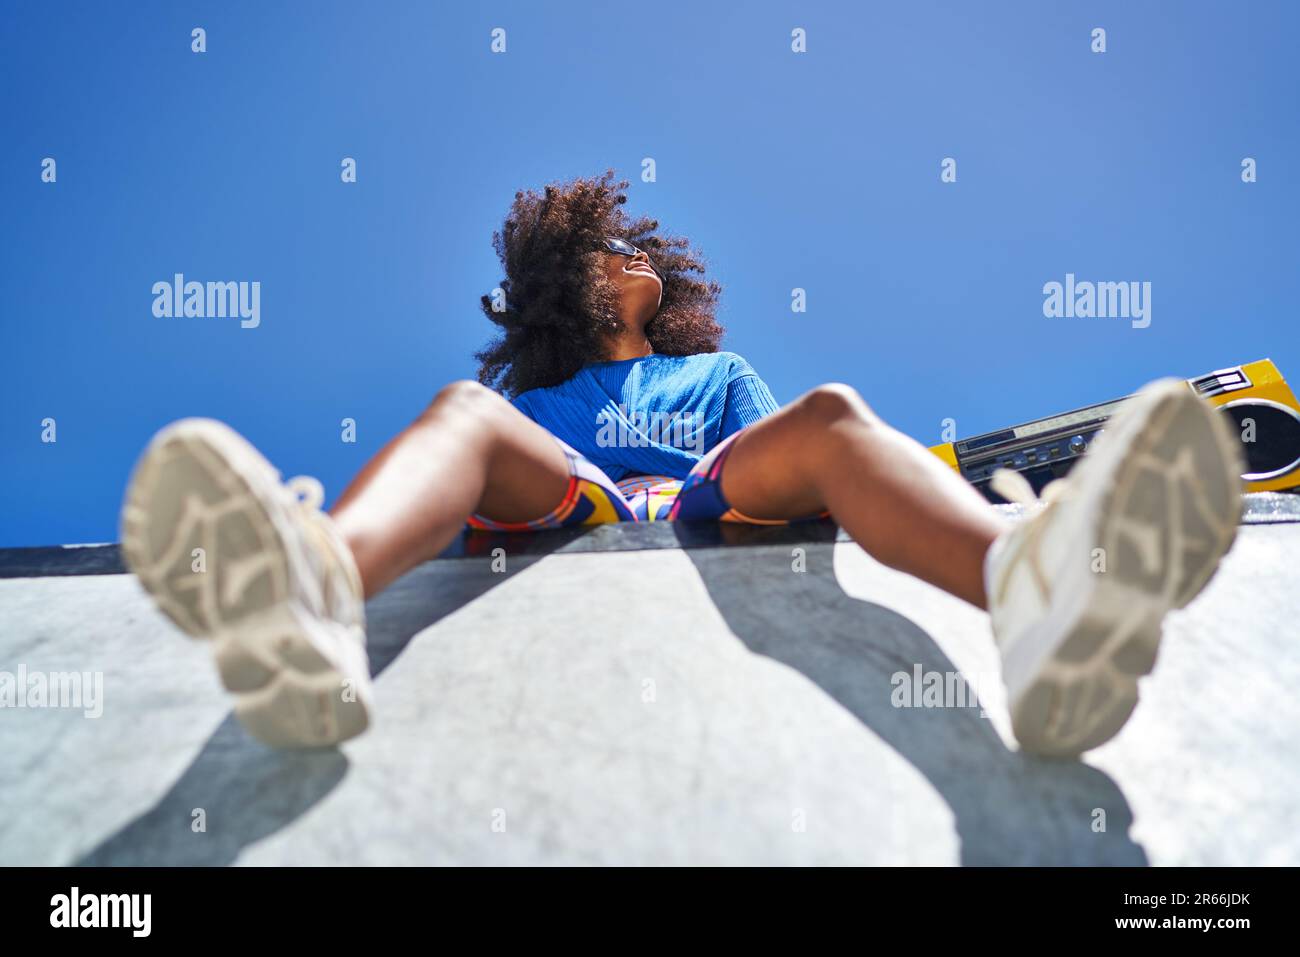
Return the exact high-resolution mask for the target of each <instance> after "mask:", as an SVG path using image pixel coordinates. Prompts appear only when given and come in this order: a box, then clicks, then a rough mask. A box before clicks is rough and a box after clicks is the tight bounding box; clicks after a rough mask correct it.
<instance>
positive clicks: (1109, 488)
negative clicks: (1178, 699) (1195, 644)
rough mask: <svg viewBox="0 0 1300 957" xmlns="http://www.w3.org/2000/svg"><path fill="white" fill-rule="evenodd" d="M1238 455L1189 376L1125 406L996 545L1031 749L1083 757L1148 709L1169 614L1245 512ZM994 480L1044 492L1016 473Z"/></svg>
mask: <svg viewBox="0 0 1300 957" xmlns="http://www.w3.org/2000/svg"><path fill="white" fill-rule="evenodd" d="M1242 468H1243V465H1242V462H1241V453H1240V448H1239V446H1238V444H1237V443H1236V442H1235V441H1234V439H1233V437H1232V434H1231V432H1230V430H1229V429H1228V426H1227V424H1226V423H1225V422H1224V421H1223V418H1222V416H1221V415H1220V413H1218V412H1216V411H1215V410H1214V409H1213V407H1211V406H1210V405H1209V404H1208V403H1206V402H1204V401H1202V400H1201V399H1198V398H1197V397H1196V396H1195V395H1193V394H1192V392H1191V390H1190V389H1189V388H1188V387H1187V384H1186V383H1185V382H1182V381H1180V380H1176V379H1166V380H1161V381H1159V382H1154V383H1152V384H1151V385H1149V386H1147V387H1146V388H1144V389H1142V391H1141V392H1139V393H1138V394H1137V395H1136V396H1135V397H1134V398H1132V399H1131V400H1129V401H1128V402H1126V403H1125V404H1124V405H1123V406H1122V407H1121V408H1120V411H1119V413H1118V414H1117V415H1116V416H1115V417H1114V418H1113V419H1112V420H1111V421H1110V423H1109V425H1108V427H1107V428H1106V430H1105V432H1104V433H1103V434H1102V435H1101V436H1100V437H1099V438H1098V440H1097V441H1096V442H1095V444H1094V446H1093V448H1092V449H1091V450H1090V451H1089V452H1088V455H1087V456H1086V457H1085V458H1084V460H1083V461H1082V462H1080V463H1079V465H1078V467H1077V468H1076V469H1075V470H1074V472H1073V474H1072V475H1071V476H1070V478H1069V479H1068V480H1063V481H1061V482H1054V483H1052V485H1050V486H1048V488H1047V489H1044V500H1045V501H1046V502H1047V504H1046V506H1045V507H1043V508H1042V509H1041V510H1040V511H1038V512H1037V513H1035V514H1032V515H1031V516H1030V517H1029V518H1027V519H1025V520H1023V521H1021V522H1019V523H1017V524H1016V526H1015V527H1013V528H1012V529H1011V530H1010V531H1009V532H1007V533H1005V534H1004V535H1002V536H1001V537H1000V538H999V539H998V540H997V541H996V542H994V544H993V547H992V548H990V549H989V554H988V557H987V558H986V559H985V565H984V574H985V583H986V585H987V590H988V597H989V613H990V614H991V615H992V619H993V632H994V636H995V639H996V640H997V643H998V647H999V650H1000V651H1001V654H1002V673H1003V680H1004V681H1005V683H1006V686H1007V699H1008V702H1009V704H1010V707H1011V725H1012V729H1013V730H1014V731H1015V735H1016V738H1017V740H1018V741H1019V742H1020V744H1021V746H1022V747H1023V748H1024V749H1025V750H1026V751H1032V752H1035V753H1039V754H1047V755H1054V756H1061V757H1064V756H1076V755H1078V754H1081V753H1082V752H1084V751H1086V750H1088V749H1089V748H1094V747H1096V746H1097V745H1099V744H1101V743H1102V742H1104V741H1107V740H1109V739H1110V738H1112V737H1113V736H1114V735H1115V734H1116V733H1117V732H1118V731H1119V729H1120V728H1121V727H1123V725H1124V722H1125V721H1127V720H1128V717H1129V715H1130V714H1132V713H1133V708H1134V707H1135V706H1136V705H1137V699H1138V692H1137V679H1138V677H1139V676H1141V675H1144V674H1147V673H1149V672H1150V671H1151V669H1152V667H1153V666H1154V664H1155V659H1156V653H1157V650H1158V648H1159V645H1160V629H1161V622H1162V620H1163V618H1164V616H1165V613H1166V612H1167V611H1168V610H1169V609H1170V608H1181V607H1183V606H1184V605H1186V604H1187V603H1188V602H1190V601H1191V600H1192V599H1193V598H1194V597H1195V596H1196V595H1197V593H1199V592H1200V590H1201V589H1202V588H1203V587H1204V586H1205V584H1206V582H1208V581H1209V580H1210V577H1211V576H1212V575H1213V574H1214V571H1215V569H1216V568H1217V567H1218V564H1219V559H1220V558H1222V557H1223V555H1224V554H1225V553H1226V552H1227V551H1228V549H1229V547H1231V545H1232V541H1233V539H1234V537H1235V536H1236V533H1237V522H1238V520H1239V519H1240V517H1241V478H1240V476H1241V473H1242ZM994 487H995V489H996V490H997V491H998V492H999V493H1000V494H1002V495H1003V496H1004V497H1006V498H1009V499H1012V500H1013V501H1015V500H1019V501H1025V500H1026V499H1028V500H1031V501H1032V500H1033V497H1034V496H1033V492H1032V491H1031V490H1030V488H1029V483H1028V482H1026V481H1025V479H1024V478H1023V476H1021V475H1020V474H1019V473H1015V472H1010V471H1005V470H1004V471H1000V472H999V473H998V474H997V475H996V476H995V478H994Z"/></svg>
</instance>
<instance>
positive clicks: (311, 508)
mask: <svg viewBox="0 0 1300 957" xmlns="http://www.w3.org/2000/svg"><path fill="white" fill-rule="evenodd" d="M284 484H285V488H287V489H288V490H289V493H290V494H291V495H292V496H293V497H294V501H295V502H296V503H297V505H298V506H299V507H300V508H301V509H302V510H303V512H304V513H305V514H304V516H303V518H304V522H303V524H304V525H306V526H307V527H308V528H310V529H311V530H312V534H314V535H315V536H316V539H317V541H318V542H319V544H320V550H321V552H322V553H323V554H324V555H325V556H326V557H327V559H328V560H329V561H330V563H331V564H333V565H335V566H337V567H338V568H340V569H341V570H342V571H343V574H344V575H346V576H347V578H348V581H350V582H351V583H352V587H353V590H354V591H355V592H356V594H357V595H358V596H361V595H362V594H363V589H362V586H361V577H360V575H359V574H358V573H357V570H356V565H355V564H354V563H353V562H352V561H351V557H352V556H351V552H350V551H349V550H348V546H347V544H346V543H345V542H344V541H343V539H342V537H341V536H340V535H339V533H338V531H337V530H336V529H335V528H334V523H333V522H332V521H331V520H330V517H329V516H328V515H326V514H325V513H324V512H323V511H322V510H321V507H322V506H323V505H324V504H325V486H323V485H321V483H320V480H319V479H316V478H314V477H313V476H310V475H295V476H294V477H293V478H291V479H289V481H287V482H285V483H284Z"/></svg>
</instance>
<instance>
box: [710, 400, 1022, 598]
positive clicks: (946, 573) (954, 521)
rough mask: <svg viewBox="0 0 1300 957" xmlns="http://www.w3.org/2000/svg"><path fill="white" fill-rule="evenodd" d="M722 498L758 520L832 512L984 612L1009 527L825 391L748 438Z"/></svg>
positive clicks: (879, 555) (887, 553) (863, 539)
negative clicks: (991, 553) (987, 567)
mask: <svg viewBox="0 0 1300 957" xmlns="http://www.w3.org/2000/svg"><path fill="white" fill-rule="evenodd" d="M722 493H723V495H724V496H725V497H726V499H727V501H728V502H730V503H731V505H732V507H734V508H736V509H738V510H739V511H741V512H743V513H745V514H746V515H750V516H752V517H754V518H773V519H775V518H803V517H806V516H808V515H815V514H817V513H818V512H821V511H822V510H826V509H828V510H829V511H830V513H831V515H832V516H833V517H834V518H835V520H836V521H837V522H839V524H840V525H841V526H842V527H843V528H844V529H845V530H846V531H847V532H848V533H849V534H850V535H852V536H853V539H854V541H856V542H857V543H858V544H859V545H861V546H862V547H863V548H864V549H865V550H866V551H867V552H868V553H869V554H870V555H872V556H873V557H874V558H876V559H878V560H879V561H881V562H883V563H884V564H886V565H889V566H891V567H892V568H897V569H899V570H900V571H904V572H907V573H909V574H912V575H915V576H917V577H918V578H921V579H923V580H925V581H927V582H929V583H931V584H932V585H937V586H938V587H940V588H942V589H944V590H945V591H947V592H950V593H951V594H953V595H956V596H957V597H959V598H963V599H965V600H966V601H968V602H971V603H972V604H974V605H977V606H979V607H981V608H984V607H987V603H986V597H985V594H984V572H983V569H984V555H985V553H986V552H987V551H988V547H989V545H990V544H991V543H992V542H993V539H994V538H996V537H997V536H998V535H999V534H1000V533H1001V532H1002V530H1003V529H1004V527H1006V526H1005V523H1004V522H1003V520H1002V519H1001V518H1000V517H999V516H998V515H997V513H995V512H994V511H993V510H992V509H991V508H990V507H989V505H988V503H987V502H986V501H985V500H984V499H983V498H982V497H981V496H980V495H979V493H978V492H976V491H975V490H974V489H973V488H971V487H970V486H969V485H968V484H967V483H966V482H964V481H962V479H961V478H960V477H959V476H958V475H957V474H956V473H954V472H953V471H952V470H951V469H949V468H948V467H947V466H945V465H944V464H943V463H942V462H941V461H939V459H938V458H937V457H936V456H935V455H934V454H933V453H931V452H930V451H929V450H928V449H926V448H924V447H922V446H921V445H919V444H918V443H916V442H915V441H913V440H912V439H910V438H908V437H907V436H905V435H903V434H902V433H900V432H897V431H895V430H894V429H891V428H890V427H889V426H888V425H886V424H885V423H884V422H882V421H881V420H880V418H879V417H877V416H876V415H875V413H873V412H872V411H871V409H869V408H868V407H867V404H866V403H865V402H863V401H862V397H861V396H859V395H858V394H857V392H855V391H854V390H853V389H852V388H850V387H848V386H844V385H824V386H819V387H818V388H816V389H814V390H812V391H811V392H809V393H807V394H806V395H804V396H802V397H801V398H799V399H798V400H796V401H795V402H793V403H791V404H790V405H788V406H786V407H785V408H784V409H782V410H781V411H780V412H777V413H775V414H774V415H771V416H769V417H768V418H766V419H764V420H762V421H761V422H758V423H756V424H754V425H753V426H751V427H750V428H749V429H747V430H746V431H745V433H744V434H743V435H742V436H741V437H740V438H738V439H737V440H736V442H735V446H734V448H733V449H732V450H731V452H730V455H729V458H728V459H727V467H726V469H725V470H724V472H723V475H722Z"/></svg>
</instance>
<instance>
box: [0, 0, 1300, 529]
mask: <svg viewBox="0 0 1300 957" xmlns="http://www.w3.org/2000/svg"><path fill="white" fill-rule="evenodd" d="M456 8H459V9H456ZM1298 10H1300V7H1298V5H1296V4H1292V3H1268V4H1266V3H1226V2H1225V3H1219V4H1208V3H1174V2H1163V3H1161V2H1145V3H1089V4H1071V3H1043V2H1041V0H1035V2H1024V3H990V4H972V3H958V2H952V3H890V4H870V5H868V4H860V3H834V4H832V3H816V4H808V3H745V4H737V3H712V2H706V3H691V4H672V3H661V4H607V3H546V4H540V3H535V2H519V3H474V4H469V3H465V4H456V5H453V4H444V3H438V4H434V3H419V4H416V3H374V4H358V3H339V2H321V3H312V4H310V5H308V4H294V5H290V4H287V3H253V2H233V3H215V2H212V3H183V2H166V3H162V2H159V3H129V4H123V3H60V2H52V3H41V4H37V3H21V4H11V5H8V6H7V7H6V12H5V15H4V27H3V31H2V32H0V89H3V96H2V97H0V142H3V144H4V148H3V149H2V150H0V234H2V235H0V240H2V242H3V247H2V248H3V253H0V330H2V338H0V455H2V456H3V469H0V496H2V497H3V500H4V502H5V506H4V508H3V510H2V511H0V546H8V545H34V544H50V543H59V542H87V541H110V540H114V539H115V538H116V520H117V519H116V516H117V509H118V505H119V503H120V501H121V495H122V491H123V488H124V486H125V482H126V478H127V475H128V473H129V470H130V467H131V465H132V463H133V462H134V460H135V458H136V456H137V455H138V453H139V451H140V449H141V448H142V447H143V445H144V443H145V442H146V441H147V439H148V438H149V436H150V435H151V434H152V433H153V432H154V431H155V430H156V429H158V428H159V427H161V426H162V425H164V424H166V423H167V422H168V421H170V420H172V419H175V418H178V417H180V416H186V415H206V416H214V417H217V418H221V419H223V420H225V421H227V422H229V423H231V424H232V425H234V426H235V427H236V428H238V429H239V430H240V431H242V432H243V433H245V434H246V435H247V436H249V438H250V439H252V440H253V441H254V442H255V443H256V444H257V445H258V446H259V447H260V448H262V449H263V451H264V452H265V453H266V454H267V455H268V457H269V458H270V459H271V460H272V461H273V462H274V463H275V464H276V465H277V467H279V468H280V469H282V470H283V471H284V472H285V474H286V475H292V474H297V473H302V472H305V473H309V474H315V475H317V476H318V477H320V478H321V479H322V481H323V482H324V484H325V487H326V490H327V495H328V497H329V498H331V499H332V498H334V497H335V496H337V495H338V493H339V492H340V491H341V490H342V488H343V486H344V484H345V483H346V481H347V480H348V478H349V477H350V476H351V475H352V474H353V473H354V472H355V471H356V470H357V469H358V468H359V467H360V466H361V465H362V464H363V463H364V461H365V459H366V458H367V457H369V456H370V455H371V454H373V453H374V451H375V450H377V449H378V448H379V447H380V445H382V444H383V442H384V441H385V440H386V439H387V438H388V437H389V436H390V435H392V434H393V433H394V432H396V431H397V430H399V429H400V428H401V427H402V426H404V425H405V424H406V423H407V422H408V421H409V420H410V419H411V418H412V417H413V416H414V415H415V414H416V413H417V412H418V411H419V410H420V409H421V408H422V407H423V405H424V404H425V403H426V402H427V401H428V400H429V398H430V397H431V396H432V395H433V394H434V393H435V392H436V391H437V389H438V388H439V386H441V385H442V384H444V383H446V382H448V381H451V380H453V379H457V378H464V377H470V376H472V375H473V373H474V371H475V364H474V361H473V358H472V354H473V352H474V351H475V350H476V349H477V348H479V347H480V346H481V345H482V343H483V342H484V341H485V340H486V339H487V337H488V336H489V335H490V333H491V329H490V326H489V324H488V323H487V321H486V320H485V319H484V318H483V317H482V316H481V314H480V313H479V311H478V306H477V297H478V296H479V295H480V294H482V293H484V292H487V291H489V290H491V289H492V287H493V286H495V285H496V284H497V282H498V281H499V279H500V274H499V270H498V268H497V264H496V261H495V258H494V255H493V253H492V249H491V245H490V237H491V233H492V230H493V228H495V227H496V226H497V225H498V224H499V223H500V221H501V219H502V217H503V215H504V213H505V210H506V208H507V207H508V205H509V202H510V199H511V197H512V196H513V194H514V192H515V190H516V189H518V188H520V187H523V186H539V185H541V184H543V183H545V182H547V181H549V180H553V179H558V178H567V177H569V176H572V175H576V174H591V173H596V172H599V171H601V170H604V169H606V168H608V167H614V168H616V169H617V170H619V171H620V172H621V173H623V174H624V175H626V176H628V177H629V178H630V179H632V180H633V185H632V187H631V190H630V200H629V205H630V207H631V209H632V210H634V211H645V212H649V213H651V214H653V215H655V216H657V217H658V218H659V219H660V220H661V221H662V222H663V223H664V224H665V226H666V227H668V228H670V229H672V230H673V231H676V232H680V233H684V234H686V235H688V236H690V237H692V238H693V239H694V240H695V241H696V243H697V244H698V245H699V246H700V247H701V248H702V249H703V250H704V251H705V254H706V256H707V257H708V259H709V261H710V263H711V267H712V270H713V274H714V276H715V278H717V279H718V280H719V281H720V282H722V283H723V285H724V287H725V292H724V295H723V300H722V314H721V318H722V320H723V322H724V324H726V325H727V326H728V329H729V335H728V338H727V340H726V343H725V347H726V348H729V349H731V350H733V351H736V352H739V353H741V354H742V355H744V356H746V357H747V358H748V359H749V360H750V362H751V363H752V364H753V365H754V366H755V368H756V369H757V370H758V371H759V372H760V374H762V375H763V376H764V378H765V379H766V380H767V382H768V383H769V385H770V386H771V387H772V389H773V392H774V393H775V394H776V396H777V398H778V400H780V401H782V402H786V401H789V400H790V399H792V398H794V397H795V396H797V395H798V394H799V393H800V392H802V391H803V390H805V389H807V388H810V387H811V386H814V385H816V384H817V383H820V382H826V381H843V382H848V383H851V384H852V385H854V386H856V387H857V388H858V389H859V390H861V391H862V393H863V394H864V395H865V396H866V397H867V399H868V401H870V402H871V403H872V404H873V405H874V406H875V407H876V408H877V409H878V410H879V411H880V412H881V413H882V414H883V415H884V416H885V417H886V418H887V419H889V420H890V421H892V422H893V423H895V424H896V425H897V426H898V427H900V428H901V429H902V430H904V431H905V432H907V433H909V434H911V435H913V436H915V437H916V438H918V439H920V440H922V441H924V442H926V443H927V444H930V443H933V442H935V441H938V438H939V430H940V428H941V423H942V420H943V419H945V418H948V417H951V418H954V419H956V421H957V429H958V432H959V433H961V434H963V435H969V434H974V433H978V432H981V431H986V430H989V429H992V428H996V427H1000V426H1004V425H1009V424H1012V423H1013V422H1017V421H1023V420H1025V419H1027V418H1032V417H1035V416H1038V415H1042V414H1048V413H1052V412H1059V411H1064V410H1066V409H1069V408H1074V407H1076V406H1079V405H1083V404H1087V403H1091V402H1096V401H1101V400H1103V399H1109V398H1113V397H1114V396H1117V395H1122V394H1124V393H1126V392H1129V391H1132V390H1133V389H1135V388H1136V387H1137V386H1139V385H1141V384H1142V383H1143V382H1145V381H1146V380H1148V379H1151V378H1154V377H1156V376H1159V375H1167V374H1175V375H1193V374H1199V373H1202V372H1207V371H1209V370H1211V369H1213V368H1217V367H1220V366H1224V365H1229V364H1235V363H1238V362H1243V361H1247V360H1250V359H1255V358H1260V357H1263V356H1272V357H1273V358H1274V359H1275V360H1276V361H1277V362H1278V363H1279V364H1280V365H1281V367H1282V369H1283V371H1284V372H1287V371H1289V372H1290V373H1291V375H1293V376H1295V377H1296V378H1297V379H1300V336H1298V335H1297V332H1296V329H1297V316H1296V311H1295V305H1294V304H1295V302H1296V281H1297V278H1296V277H1297V268H1296V263H1297V255H1296V254H1297V246H1298V242H1297V222H1298V221H1300V216H1298V215H1297V214H1298V213H1300V186H1298V185H1297V178H1296V173H1295V168H1296V164H1297V159H1296V154H1297V146H1298V145H1300V110H1297V108H1296V96H1297V93H1298V92H1300V82H1298V80H1300V66H1298V65H1297V64H1298V63H1300V57H1297V56H1296V55H1295V37H1296V36H1297V35H1298V34H1300V13H1298V12H1297V11H1298ZM196 26H200V27H203V28H204V29H206V31H207V46H208V49H207V52H206V53H203V54H196V53H193V52H191V49H190V45H191V39H190V31H191V30H192V29H193V28H194V27H196ZM495 27H502V28H504V29H505V30H506V43H507V48H506V52H505V53H504V54H493V53H492V52H491V50H490V41H491V36H490V33H491V31H492V29H493V28H495ZM795 27H802V28H804V29H805V30H806V31H807V38H808V39H807V47H808V52H807V53H805V54H795V53H793V52H792V51H791V49H790V42H791V41H790V32H791V30H792V29H793V28H795ZM1094 27H1103V28H1105V29H1106V31H1107V37H1106V40H1107V50H1106V52H1105V53H1102V54H1098V53H1093V52H1092V51H1091V49H1090V44H1091V39H1090V33H1091V31H1092V29H1093V28H1094ZM344 156H351V157H354V158H355V159H356V160H357V164H358V181H357V182H356V183H355V184H343V183H342V182H341V181H340V177H339V169H340V167H339V164H340V161H341V159H342V158H343V157H344ZM44 157H53V158H55V160H56V162H57V181H56V182H55V183H43V182H41V161H42V159H43V158H44ZM645 157H652V158H653V159H654V160H655V162H656V166H657V181H656V182H654V183H643V182H641V181H640V179H639V174H640V170H641V161H642V159H643V158H645ZM945 157H952V158H954V159H955V160H956V161H957V181H956V182H955V183H941V182H940V176H939V173H940V162H941V161H942V160H943V159H944V158H945ZM1243 157H1253V158H1255V159H1256V161H1257V164H1258V182H1255V183H1252V184H1245V183H1243V182H1242V181H1241V176H1240V172H1241V161H1242V158H1243ZM176 272H182V273H184V274H185V275H186V276H187V278H191V279H198V280H203V281H207V280H222V281H225V280H244V281H253V280H256V281H259V282H260V283H261V289H262V296H261V325H260V326H259V327H258V328H256V329H241V328H240V327H239V324H238V322H237V321H232V320H194V319H190V320H184V319H159V318H156V317H155V316H154V315H153V313H152V303H153V296H152V293H151V288H152V286H153V284H154V283H155V282H157V281H159V280H170V278H171V277H172V275H173V274H174V273H176ZM1066 273H1074V274H1075V275H1076V276H1077V277H1078V278H1079V279H1088V280H1096V281H1141V282H1150V283H1151V285H1152V302H1151V319H1152V321H1151V325H1150V326H1149V327H1148V328H1145V329H1135V328H1133V327H1132V326H1131V324H1130V323H1129V322H1127V321H1125V320H1122V319H1097V318H1093V319H1082V318H1075V319H1049V318H1045V317H1044V315H1043V292H1042V289H1043V284H1044V283H1046V282H1049V281H1053V280H1056V281H1063V280H1064V277H1065V275H1066ZM795 287H800V288H803V289H806V290H807V312H805V313H794V312H792V311H791V308H790V302H791V290H792V289H793V288H795ZM344 417H350V418H353V419H355V420H356V422H357V426H358V433H357V434H358V440H357V442H356V443H355V444H345V443H343V442H341V441H340V438H339V434H340V426H339V423H340V420H341V419H343V418H344ZM46 418H53V419H54V420H55V421H56V423H57V442H55V443H43V442H42V441H41V432H42V425H41V423H42V420H44V419H46Z"/></svg>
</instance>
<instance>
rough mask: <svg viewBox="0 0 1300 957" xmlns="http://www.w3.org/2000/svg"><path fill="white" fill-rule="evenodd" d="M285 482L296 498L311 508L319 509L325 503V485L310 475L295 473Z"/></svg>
mask: <svg viewBox="0 0 1300 957" xmlns="http://www.w3.org/2000/svg"><path fill="white" fill-rule="evenodd" d="M284 484H285V487H286V488H288V489H289V491H290V492H292V493H293V495H294V498H296V499H297V500H298V502H299V503H300V504H302V505H304V506H305V507H307V508H309V509H312V510H319V509H320V507H321V506H322V505H324V504H325V486H323V485H321V484H320V481H319V480H318V479H315V478H312V477H311V476H310V475H295V476H294V477H293V478H291V479H289V481H287V482H285V483H284Z"/></svg>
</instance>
